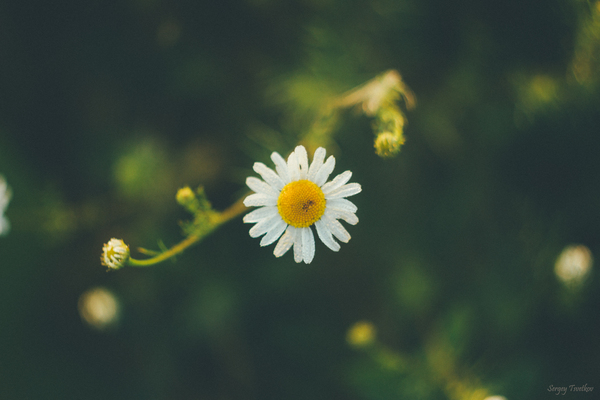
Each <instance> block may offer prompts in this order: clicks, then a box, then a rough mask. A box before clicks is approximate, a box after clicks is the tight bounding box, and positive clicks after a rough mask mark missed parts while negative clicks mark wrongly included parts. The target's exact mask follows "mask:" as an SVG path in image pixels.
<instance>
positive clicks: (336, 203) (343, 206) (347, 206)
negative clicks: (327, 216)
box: [326, 199, 358, 213]
mask: <svg viewBox="0 0 600 400" xmlns="http://www.w3.org/2000/svg"><path fill="white" fill-rule="evenodd" d="M326 207H327V208H332V209H334V210H340V211H349V212H351V213H355V212H356V210H358V207H356V206H355V205H354V203H353V202H351V201H350V200H348V199H330V200H327V206H326Z"/></svg>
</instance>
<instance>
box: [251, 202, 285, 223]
mask: <svg viewBox="0 0 600 400" xmlns="http://www.w3.org/2000/svg"><path fill="white" fill-rule="evenodd" d="M275 214H277V207H275V206H270V207H261V208H257V209H256V210H254V211H252V212H249V213H248V214H246V215H244V222H245V223H247V224H248V223H254V222H259V221H262V220H263V219H265V218H270V217H272V216H273V215H275Z"/></svg>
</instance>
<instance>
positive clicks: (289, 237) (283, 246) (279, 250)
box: [273, 226, 295, 257]
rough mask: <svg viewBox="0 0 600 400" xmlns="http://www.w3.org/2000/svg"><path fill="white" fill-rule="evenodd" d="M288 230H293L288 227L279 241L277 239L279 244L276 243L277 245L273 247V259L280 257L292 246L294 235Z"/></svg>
mask: <svg viewBox="0 0 600 400" xmlns="http://www.w3.org/2000/svg"><path fill="white" fill-rule="evenodd" d="M290 228H293V226H288V228H287V230H286V231H285V233H284V234H283V236H281V239H279V242H277V245H276V246H275V250H273V255H275V257H281V256H282V255H284V254H285V253H287V252H288V250H289V249H290V248H291V247H292V245H293V244H294V239H295V238H294V233H295V232H294V233H292V230H291V229H290Z"/></svg>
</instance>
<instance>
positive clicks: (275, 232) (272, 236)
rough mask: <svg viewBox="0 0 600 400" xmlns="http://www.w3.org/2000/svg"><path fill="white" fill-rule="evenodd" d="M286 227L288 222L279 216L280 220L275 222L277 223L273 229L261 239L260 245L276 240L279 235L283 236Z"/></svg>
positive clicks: (266, 244)
mask: <svg viewBox="0 0 600 400" xmlns="http://www.w3.org/2000/svg"><path fill="white" fill-rule="evenodd" d="M286 227H287V224H286V223H285V221H284V220H282V219H281V218H279V220H278V221H277V222H275V224H274V225H273V226H272V227H271V229H270V230H269V231H268V232H267V234H266V235H265V236H263V238H262V239H261V240H260V245H261V246H268V245H270V244H271V243H273V242H274V241H276V240H277V238H278V237H279V236H281V234H282V233H283V231H285V228H286Z"/></svg>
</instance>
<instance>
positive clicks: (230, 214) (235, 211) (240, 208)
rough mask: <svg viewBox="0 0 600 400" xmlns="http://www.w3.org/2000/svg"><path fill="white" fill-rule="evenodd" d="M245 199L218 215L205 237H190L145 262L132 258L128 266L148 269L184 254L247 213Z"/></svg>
mask: <svg viewBox="0 0 600 400" xmlns="http://www.w3.org/2000/svg"><path fill="white" fill-rule="evenodd" d="M245 197H246V196H244V197H242V198H241V199H239V200H238V201H236V202H235V203H233V204H232V205H231V206H230V207H229V208H227V209H226V210H224V211H222V212H220V213H218V214H216V215H215V218H214V220H213V221H212V224H211V226H210V229H207V230H206V233H205V234H204V235H202V236H197V235H191V236H188V237H187V238H185V239H184V240H182V241H181V242H179V243H177V244H176V245H174V246H173V247H171V248H170V249H168V250H167V251H165V252H163V253H160V254H159V255H157V256H155V257H152V258H147V259H145V260H136V259H134V258H131V257H130V258H129V260H128V261H127V265H129V266H131V267H148V266H151V265H154V264H158V263H160V262H162V261H165V260H168V259H169V258H171V257H173V256H175V255H177V254H179V253H182V252H183V251H184V250H185V249H187V248H188V247H190V246H191V245H193V244H196V243H198V242H199V241H200V240H202V239H203V238H204V237H205V236H207V235H208V234H209V233H211V232H212V231H214V230H215V229H216V228H217V227H219V226H220V225H222V224H224V223H226V222H228V221H230V220H231V219H233V218H235V217H237V216H238V215H240V214H241V213H243V212H244V211H246V206H245V205H244V203H243V201H244V198H245Z"/></svg>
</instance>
